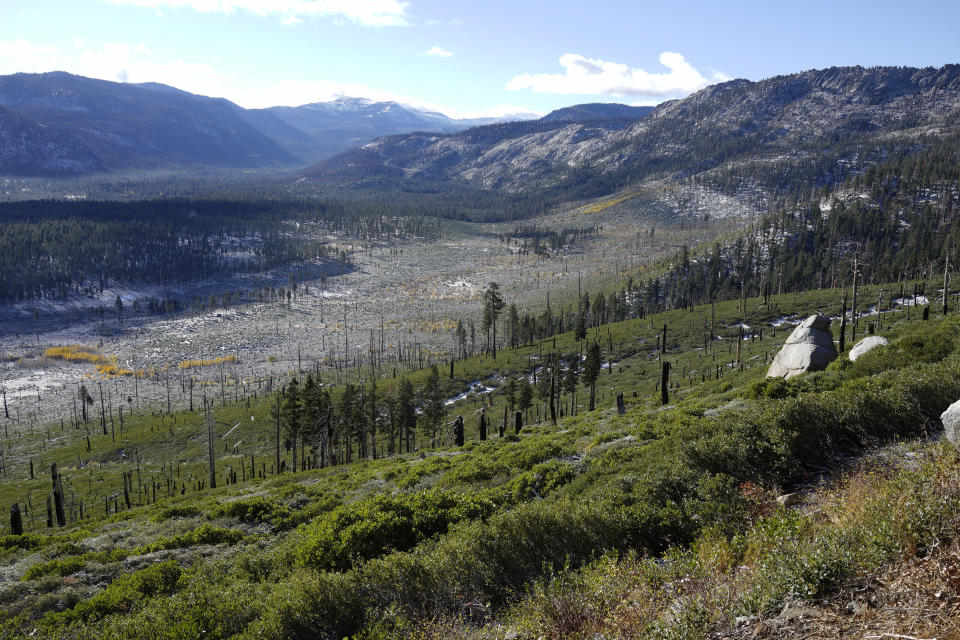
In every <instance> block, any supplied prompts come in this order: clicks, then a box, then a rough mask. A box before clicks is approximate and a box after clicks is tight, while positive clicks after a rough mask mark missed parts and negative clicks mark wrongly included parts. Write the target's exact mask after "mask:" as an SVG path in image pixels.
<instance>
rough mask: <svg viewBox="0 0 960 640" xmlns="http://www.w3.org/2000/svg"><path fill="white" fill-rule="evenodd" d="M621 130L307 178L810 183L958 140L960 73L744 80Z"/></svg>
mask: <svg viewBox="0 0 960 640" xmlns="http://www.w3.org/2000/svg"><path fill="white" fill-rule="evenodd" d="M611 122H613V121H610V120H599V121H590V122H569V121H566V120H563V119H561V120H559V121H551V122H542V121H541V122H536V123H522V124H523V125H524V126H504V125H493V126H487V127H480V128H477V129H472V130H469V131H466V132H463V133H459V134H450V135H433V136H424V135H419V134H413V135H409V136H394V137H390V138H383V139H380V140H377V141H374V142H372V143H370V144H368V145H365V146H364V147H363V148H361V149H358V150H354V151H350V152H347V153H346V154H344V155H342V156H337V157H335V158H332V159H330V160H327V161H325V162H323V163H320V164H318V165H316V166H314V167H312V168H311V169H309V170H307V171H306V172H305V176H306V177H308V178H314V179H318V180H323V179H330V178H334V179H336V180H338V181H339V182H341V183H342V182H348V181H351V180H352V181H356V182H359V181H361V180H364V179H366V178H368V177H369V176H371V175H381V176H387V175H389V176H393V177H395V178H396V179H397V180H408V181H409V180H414V179H415V180H433V181H453V182H459V183H461V184H466V185H472V186H474V187H480V188H484V189H502V190H507V191H532V190H536V189H538V188H542V187H545V186H546V187H571V188H572V187H576V188H579V186H580V185H583V184H586V185H596V186H597V188H598V189H600V188H603V189H606V192H607V193H609V191H610V190H612V189H614V188H616V187H618V186H625V185H628V184H632V183H635V182H637V181H639V180H642V179H644V178H648V177H652V176H664V175H672V176H677V177H683V176H689V175H693V174H699V173H705V172H711V171H714V170H716V172H719V171H722V170H724V169H725V168H726V167H733V168H734V170H736V171H740V172H742V173H744V174H745V175H750V174H751V173H756V171H754V169H755V168H758V167H759V168H761V169H767V170H768V169H769V167H770V166H772V165H776V166H777V167H778V170H777V171H776V172H773V173H772V174H771V175H772V176H774V177H771V178H770V179H771V180H775V179H777V178H776V177H775V176H780V175H786V177H787V178H788V179H789V178H792V179H796V180H800V179H802V180H803V181H804V182H805V183H806V184H808V185H809V183H811V182H813V183H819V182H820V181H828V180H836V179H838V177H842V176H843V175H844V172H845V171H849V170H850V166H851V163H853V162H858V163H863V162H868V161H870V160H872V159H875V158H871V157H869V155H870V154H871V153H881V152H880V151H879V150H880V149H881V148H882V147H883V145H889V144H891V143H892V141H893V140H894V138H892V137H891V134H893V133H895V132H902V135H900V136H897V137H896V138H898V139H900V140H911V139H913V138H914V137H919V136H921V135H926V134H938V135H942V134H945V133H949V132H952V131H956V130H957V129H958V127H960V125H958V123H960V65H947V66H944V67H941V68H939V69H935V68H926V69H911V68H901V67H877V68H871V69H864V68H862V67H840V68H831V69H826V70H822V71H807V72H803V73H798V74H794V75H788V76H778V77H775V78H770V79H768V80H763V81H760V82H751V81H748V80H733V81H730V82H725V83H722V84H717V85H713V86H710V87H707V88H705V89H703V90H701V91H699V92H697V93H695V94H693V95H691V96H689V97H687V98H685V99H683V100H673V101H670V102H666V103H664V104H662V105H660V106H658V107H656V108H655V109H654V110H653V111H652V112H651V113H650V114H649V115H647V116H646V117H644V118H642V119H640V120H636V121H633V122H627V123H626V124H621V125H619V126H614V125H612V124H610V123H611ZM811 149H817V150H818V151H817V152H816V153H814V154H811V151H810V150H811ZM821 150H829V151H828V152H826V151H824V152H823V153H821ZM791 171H792V172H793V173H791ZM581 191H582V190H581Z"/></svg>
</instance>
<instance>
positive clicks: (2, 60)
mask: <svg viewBox="0 0 960 640" xmlns="http://www.w3.org/2000/svg"><path fill="white" fill-rule="evenodd" d="M59 59H60V50H59V49H57V47H53V46H47V45H37V44H33V43H32V42H28V41H26V40H13V41H9V42H0V71H2V73H4V74H10V73H18V72H23V73H37V72H40V71H52V70H53V69H54V68H56V67H55V64H56V62H55V61H57V60H59Z"/></svg>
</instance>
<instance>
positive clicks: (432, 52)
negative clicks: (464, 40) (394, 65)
mask: <svg viewBox="0 0 960 640" xmlns="http://www.w3.org/2000/svg"><path fill="white" fill-rule="evenodd" d="M420 55H422V56H436V57H438V58H452V57H453V52H452V51H447V50H446V49H441V48H440V47H430V48H429V49H427V50H426V51H424V52H423V53H421V54H420Z"/></svg>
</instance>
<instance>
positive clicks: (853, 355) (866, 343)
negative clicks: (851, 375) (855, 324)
mask: <svg viewBox="0 0 960 640" xmlns="http://www.w3.org/2000/svg"><path fill="white" fill-rule="evenodd" d="M887 344H889V343H888V341H887V339H886V338H884V337H881V336H867V337H866V338H864V339H863V340H861V341H860V342H858V343H857V344H855V345H853V348H852V349H850V354H849V355H848V356H847V357H848V358H850V362H856V360H857V358H859V357H860V356H862V355H863V354H865V353H866V352H868V351H872V350H873V349H876V348H877V347H883V346H885V345H887Z"/></svg>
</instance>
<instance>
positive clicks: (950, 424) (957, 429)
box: [940, 400, 960, 447]
mask: <svg viewBox="0 0 960 640" xmlns="http://www.w3.org/2000/svg"><path fill="white" fill-rule="evenodd" d="M940 421H941V422H942V423H943V436H944V437H945V438H946V439H947V440H949V441H950V442H952V443H953V444H954V445H955V446H958V447H960V400H958V401H956V402H954V403H953V404H952V405H950V406H949V407H947V410H946V411H944V412H943V413H942V414H940Z"/></svg>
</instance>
